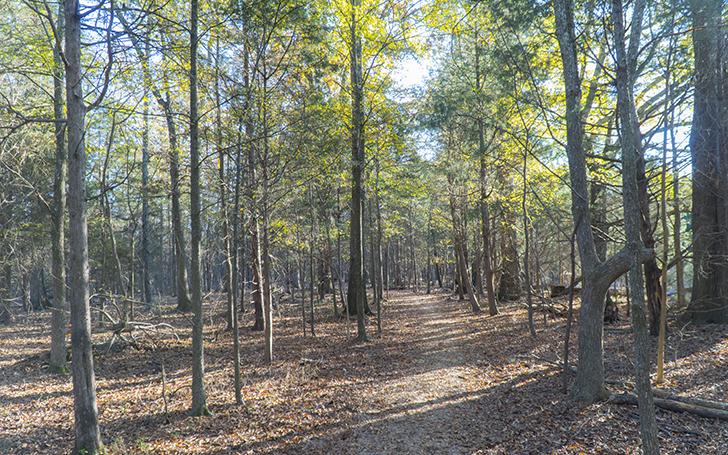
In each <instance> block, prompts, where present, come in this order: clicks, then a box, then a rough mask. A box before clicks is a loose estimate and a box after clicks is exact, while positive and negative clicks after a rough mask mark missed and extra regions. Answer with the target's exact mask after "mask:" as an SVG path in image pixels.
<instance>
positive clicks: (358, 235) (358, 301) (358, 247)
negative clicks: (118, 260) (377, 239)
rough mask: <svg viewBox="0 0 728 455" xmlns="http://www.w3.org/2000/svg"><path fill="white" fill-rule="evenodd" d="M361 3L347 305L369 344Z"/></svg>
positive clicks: (354, 67) (354, 28) (353, 40)
mask: <svg viewBox="0 0 728 455" xmlns="http://www.w3.org/2000/svg"><path fill="white" fill-rule="evenodd" d="M360 6H361V3H360V2H359V1H357V0H351V23H350V25H349V26H350V38H349V39H350V41H349V49H350V53H351V54H350V58H351V66H350V69H349V71H350V73H351V220H350V225H349V226H350V232H349V254H350V257H349V289H348V294H347V305H348V307H349V313H355V314H356V315H357V317H356V320H357V340H358V341H360V342H364V341H367V333H366V326H365V325H364V311H365V307H366V305H367V303H366V299H367V293H366V289H365V282H364V237H363V232H362V231H363V227H364V216H363V213H364V195H363V182H362V174H363V169H364V166H365V156H364V150H365V149H364V111H363V106H362V101H363V97H364V76H363V74H362V71H363V68H362V61H361V59H362V50H361V46H362V43H361V38H360V37H359V33H360V32H359V29H358V22H359V18H358V17H357V9H358V7H360Z"/></svg>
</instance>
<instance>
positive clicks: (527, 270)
mask: <svg viewBox="0 0 728 455" xmlns="http://www.w3.org/2000/svg"><path fill="white" fill-rule="evenodd" d="M527 170H528V151H527V150H525V149H524V151H523V200H522V210H523V237H524V239H525V242H524V244H525V245H524V246H525V247H524V251H523V275H524V277H525V278H526V279H525V285H526V308H527V310H528V331H529V332H530V333H531V336H533V337H535V336H536V326H535V325H534V323H533V299H532V297H531V272H530V267H529V266H530V264H529V256H530V255H531V248H530V246H531V245H530V243H529V240H530V235H529V233H530V229H531V228H530V225H529V224H530V223H529V220H528V210H527V207H526V195H527V194H528V191H527V190H528V181H527V180H526V177H527V172H526V171H527Z"/></svg>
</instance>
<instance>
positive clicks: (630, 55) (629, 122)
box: [612, 0, 660, 455]
mask: <svg viewBox="0 0 728 455" xmlns="http://www.w3.org/2000/svg"><path fill="white" fill-rule="evenodd" d="M644 11H645V1H644V0H637V1H635V2H634V3H633V10H632V21H631V22H632V26H631V30H630V37H629V45H628V47H625V42H624V35H625V27H624V17H623V15H624V13H623V11H622V0H613V1H612V22H613V23H614V47H615V49H616V54H617V55H616V57H617V61H616V66H617V68H616V72H615V73H616V83H617V111H618V114H619V132H620V136H619V137H620V143H621V145H622V199H623V201H624V207H623V208H624V230H625V236H626V241H627V247H626V248H627V249H628V250H629V253H630V264H629V283H630V291H631V294H632V327H633V328H634V338H635V357H636V359H635V384H636V385H637V397H638V405H639V412H640V435H641V436H642V450H643V452H644V453H645V455H658V454H659V453H660V447H659V443H658V440H657V421H656V419H655V404H654V400H653V397H652V390H651V388H650V340H649V336H648V333H647V314H646V313H647V312H646V308H645V294H644V278H645V277H644V275H643V274H642V264H641V262H640V261H639V257H640V252H641V251H642V250H643V249H644V248H645V247H644V244H643V243H642V238H641V234H643V233H641V232H640V227H641V226H642V218H643V217H644V213H643V211H642V206H641V204H640V201H639V199H640V198H639V192H638V182H637V179H638V166H639V163H640V162H641V161H642V160H643V157H642V154H643V151H642V137H641V134H640V128H639V119H638V118H637V111H636V109H635V104H634V80H635V76H636V72H637V63H638V62H637V56H638V50H639V48H640V37H641V34H642V17H643V15H644ZM648 215H649V214H648ZM652 260H654V257H653V258H652Z"/></svg>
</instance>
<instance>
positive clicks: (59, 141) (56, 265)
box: [48, 2, 69, 374]
mask: <svg viewBox="0 0 728 455" xmlns="http://www.w3.org/2000/svg"><path fill="white" fill-rule="evenodd" d="M64 14H65V13H64V11H63V2H60V3H59V5H58V24H57V26H56V33H57V34H58V35H59V36H56V37H55V39H54V42H53V65H54V68H53V118H54V119H55V120H56V123H55V139H56V150H55V173H54V174H53V214H52V217H53V229H52V231H51V249H52V256H53V262H52V266H51V274H52V275H53V313H52V316H51V355H50V360H49V362H48V363H49V364H48V371H49V372H51V373H64V374H65V373H68V371H69V370H68V366H66V330H67V327H66V295H67V289H66V252H65V243H66V242H65V221H66V178H67V175H66V174H67V172H68V156H67V153H66V125H65V124H64V123H62V122H61V121H62V120H63V119H65V112H64V109H63V107H64V106H63V60H62V58H61V50H62V47H61V43H62V40H63V35H62V34H61V33H63V29H64V28H65V24H64Z"/></svg>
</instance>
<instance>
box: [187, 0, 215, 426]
mask: <svg viewBox="0 0 728 455" xmlns="http://www.w3.org/2000/svg"><path fill="white" fill-rule="evenodd" d="M197 1H198V0H191V2H190V16H191V17H190V225H191V231H192V232H191V249H192V254H191V261H190V269H191V270H190V273H191V274H192V312H193V316H192V406H191V409H190V414H191V415H193V416H205V415H209V414H210V411H209V410H208V409H207V398H206V396H205V357H204V345H203V339H202V336H203V319H204V317H203V316H204V315H203V307H202V270H201V268H200V243H201V239H202V229H201V225H200V224H201V218H202V209H201V207H202V204H201V201H200V199H201V196H200V143H199V120H200V119H199V117H198V113H197V45H198V42H197V41H198V37H197V18H198V5H197Z"/></svg>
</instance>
